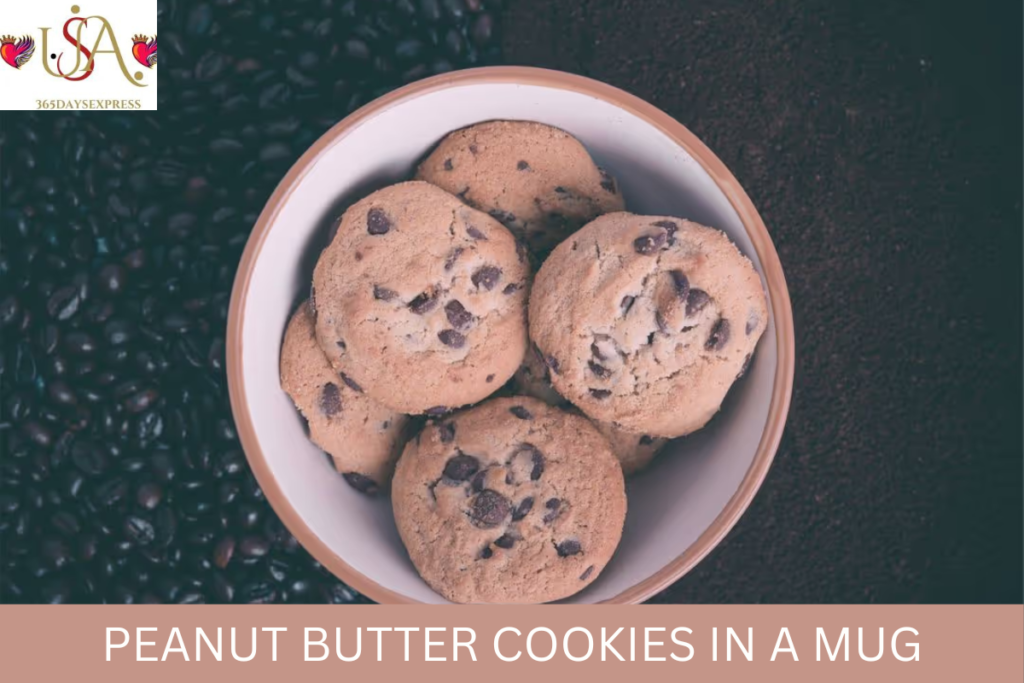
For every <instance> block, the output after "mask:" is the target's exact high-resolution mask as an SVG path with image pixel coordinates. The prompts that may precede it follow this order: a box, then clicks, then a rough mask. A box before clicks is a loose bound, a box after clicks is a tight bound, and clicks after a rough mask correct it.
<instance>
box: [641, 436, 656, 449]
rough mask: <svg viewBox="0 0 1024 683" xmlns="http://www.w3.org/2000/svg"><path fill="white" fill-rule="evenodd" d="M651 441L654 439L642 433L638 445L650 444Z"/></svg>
mask: <svg viewBox="0 0 1024 683" xmlns="http://www.w3.org/2000/svg"><path fill="white" fill-rule="evenodd" d="M652 443H654V439H652V438H651V437H649V436H647V435H646V434H644V435H643V436H641V437H640V445H641V446H650V445H651V444H652Z"/></svg>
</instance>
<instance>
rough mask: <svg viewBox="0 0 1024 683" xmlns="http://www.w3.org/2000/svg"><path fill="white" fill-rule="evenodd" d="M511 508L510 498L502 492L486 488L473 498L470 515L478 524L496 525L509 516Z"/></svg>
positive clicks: (483, 525) (485, 525) (484, 525)
mask: <svg viewBox="0 0 1024 683" xmlns="http://www.w3.org/2000/svg"><path fill="white" fill-rule="evenodd" d="M510 508H511V506H510V505H509V502H508V500H507V499H506V498H505V497H504V496H502V495H501V494H500V493H498V492H497V491H494V490H492V489H484V490H483V491H481V492H480V493H478V494H477V495H476V496H475V497H474V498H473V502H472V503H471V505H470V511H469V516H470V519H471V520H472V522H473V523H474V524H476V525H477V526H480V527H485V528H486V527H495V526H498V525H499V524H501V523H502V522H503V521H504V520H505V518H506V517H508V515H509V512H510Z"/></svg>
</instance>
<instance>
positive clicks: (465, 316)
mask: <svg viewBox="0 0 1024 683" xmlns="http://www.w3.org/2000/svg"><path fill="white" fill-rule="evenodd" d="M444 312H445V314H446V315H447V316H448V322H450V323H451V324H452V327H466V326H468V325H469V324H470V323H471V322H473V314H472V313H470V312H469V311H467V310H466V307H465V306H463V305H462V302H460V301H459V300H457V299H453V300H451V301H449V302H448V303H447V304H445V306H444ZM445 343H447V342H445Z"/></svg>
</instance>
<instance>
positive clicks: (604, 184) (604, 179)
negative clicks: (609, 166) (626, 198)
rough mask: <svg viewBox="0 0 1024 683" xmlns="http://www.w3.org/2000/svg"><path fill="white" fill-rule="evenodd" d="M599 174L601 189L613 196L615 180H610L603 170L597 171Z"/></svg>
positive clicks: (606, 172)
mask: <svg viewBox="0 0 1024 683" xmlns="http://www.w3.org/2000/svg"><path fill="white" fill-rule="evenodd" d="M597 170H598V171H600V173H601V188H602V189H604V190H605V192H611V193H612V194H615V178H612V176H611V174H610V173H608V171H606V170H604V169H603V168H599V169H597Z"/></svg>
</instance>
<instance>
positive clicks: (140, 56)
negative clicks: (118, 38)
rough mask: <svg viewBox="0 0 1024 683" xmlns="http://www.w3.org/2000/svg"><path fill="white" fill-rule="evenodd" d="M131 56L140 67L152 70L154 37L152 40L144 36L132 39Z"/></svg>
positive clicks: (154, 56)
mask: <svg viewBox="0 0 1024 683" xmlns="http://www.w3.org/2000/svg"><path fill="white" fill-rule="evenodd" d="M132 43H134V44H133V45H132V56H134V57H135V61H137V62H138V63H139V64H141V65H142V66H144V67H146V68H147V69H152V68H153V66H154V65H156V36H153V38H152V39H150V38H148V37H146V36H144V35H136V36H135V37H133V38H132Z"/></svg>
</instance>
